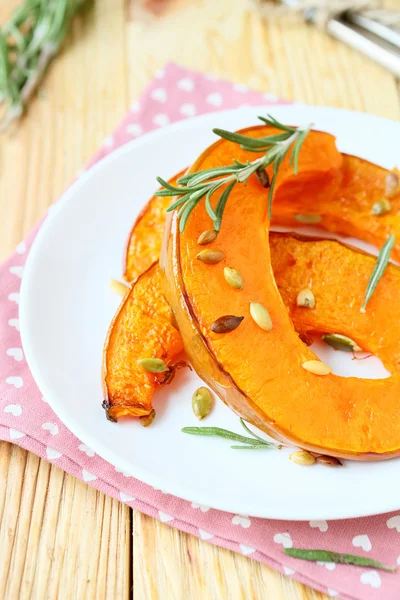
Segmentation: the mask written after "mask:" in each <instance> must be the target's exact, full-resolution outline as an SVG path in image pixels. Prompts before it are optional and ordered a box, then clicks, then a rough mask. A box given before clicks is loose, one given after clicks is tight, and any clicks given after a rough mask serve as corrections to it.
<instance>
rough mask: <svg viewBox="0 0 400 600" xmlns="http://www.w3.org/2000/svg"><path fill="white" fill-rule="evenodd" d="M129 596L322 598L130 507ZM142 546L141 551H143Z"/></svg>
mask: <svg viewBox="0 0 400 600" xmlns="http://www.w3.org/2000/svg"><path fill="white" fill-rule="evenodd" d="M133 523H134V525H133V580H134V585H135V597H137V598H146V600H172V599H177V600H181V599H182V600H183V599H184V598H190V599H191V600H204V599H205V598H207V599H208V598H210V599H211V598H212V600H225V599H226V598H229V600H250V599H251V600H258V599H259V598H263V599H265V600H281V599H282V600H300V599H301V600H323V599H324V598H327V597H326V596H324V595H323V594H320V593H319V592H316V591H314V590H311V589H310V588H307V587H306V586H303V585H301V584H299V583H297V582H296V581H294V580H292V579H291V578H290V577H284V576H283V575H280V574H279V573H277V572H276V571H273V570H272V569H270V568H268V567H266V566H265V565H262V564H260V563H258V562H256V561H253V560H251V559H249V558H246V557H245V556H242V555H240V554H236V553H234V552H230V551H229V550H224V549H222V548H217V547H216V546H213V545H212V544H209V543H207V542H204V541H202V540H199V539H198V538H196V537H194V536H192V535H187V534H184V533H178V532H177V531H176V530H175V529H173V528H172V527H170V526H168V525H166V524H164V523H161V522H159V521H155V520H154V519H151V518H150V517H146V516H144V515H141V514H140V513H137V512H135V511H134V512H133ZM144 548H146V551H145V552H144Z"/></svg>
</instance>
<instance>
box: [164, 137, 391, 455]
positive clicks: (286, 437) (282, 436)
mask: <svg viewBox="0 0 400 600" xmlns="http://www.w3.org/2000/svg"><path fill="white" fill-rule="evenodd" d="M259 127H260V125H255V126H253V127H247V128H243V129H240V130H239V131H238V133H244V132H248V131H252V130H254V129H258V128H259ZM313 131H314V130H313ZM315 131H318V130H315ZM223 142H225V143H226V141H225V140H222V139H221V140H218V141H216V142H214V144H212V145H211V146H210V147H209V148H208V149H207V152H209V151H210V150H211V149H212V148H215V147H217V146H218V145H220V144H222V143H223ZM203 154H204V153H203ZM367 162H368V161H367ZM199 163H200V161H196V164H199ZM175 214H176V213H175ZM174 226H175V227H176V231H177V239H178V242H179V239H180V232H179V226H178V219H177V217H176V216H175V223H174ZM285 233H287V232H285ZM293 235H294V237H298V238H299V239H302V237H305V238H306V239H308V241H312V240H314V241H315V240H316V239H317V240H318V239H319V240H321V241H322V240H324V239H326V238H312V237H308V236H301V234H300V235H299V234H297V233H294V232H293ZM268 238H269V235H268ZM335 241H337V242H338V243H340V244H343V242H339V241H338V240H335ZM175 243H176V242H175ZM268 243H269V241H268ZM343 245H344V246H346V244H343ZM176 247H177V255H178V259H179V263H178V265H179V267H178V268H179V279H180V287H181V297H182V299H183V301H184V303H185V306H186V309H187V311H188V313H189V314H190V316H191V317H192V320H193V324H194V326H195V328H196V330H197V332H198V334H199V337H200V339H201V341H202V343H203V345H204V347H205V349H206V351H207V352H208V353H209V355H210V356H211V358H212V360H213V361H214V363H215V364H216V366H217V368H218V370H219V371H220V372H221V373H222V374H223V375H224V376H225V377H227V378H228V380H229V381H231V382H232V385H233V386H234V387H235V388H236V390H237V391H238V392H239V393H241V394H242V395H243V397H244V398H246V401H247V403H248V405H249V407H250V408H251V409H252V410H253V411H254V413H255V414H260V413H261V411H260V409H259V408H258V407H257V406H256V404H255V403H254V402H253V401H252V400H251V399H250V398H249V397H248V396H247V394H245V393H244V392H243V390H241V388H240V387H239V386H238V385H237V384H236V382H235V381H234V379H233V378H232V376H231V375H230V373H227V372H226V371H225V369H224V368H223V367H222V365H221V364H220V363H219V361H218V360H217V358H216V356H215V355H214V353H213V351H212V350H211V348H210V346H209V344H208V342H207V340H206V339H205V337H204V335H203V333H202V332H201V330H200V324H199V322H198V319H197V317H196V315H195V314H194V312H193V308H192V305H191V303H190V300H189V295H188V293H187V291H186V287H185V285H184V282H183V278H182V269H181V249H180V243H176ZM347 247H349V248H351V249H353V248H352V246H350V245H347ZM357 250H358V251H359V252H361V253H362V254H367V255H368V256H371V255H369V254H368V252H365V251H364V250H359V249H357ZM398 268H399V267H398ZM274 279H275V278H274ZM275 285H276V282H275ZM214 391H215V390H214ZM216 393H217V395H218V396H219V397H220V398H221V400H222V401H223V402H224V403H225V401H224V399H223V398H222V396H221V395H220V394H219V393H218V392H216ZM266 417H267V418H268V419H269V421H270V423H271V425H274V427H275V429H274V430H273V431H272V432H271V431H269V430H268V428H267V427H264V431H266V433H267V434H268V435H271V436H272V437H273V438H274V439H277V440H279V441H282V442H283V443H285V444H288V445H291V446H294V445H297V446H298V447H299V448H301V449H304V450H308V451H310V452H313V453H315V454H321V449H320V448H317V447H316V446H314V445H312V444H304V441H303V440H300V439H299V438H297V437H296V436H293V435H292V434H289V433H288V432H287V431H286V430H284V429H282V428H280V427H279V426H278V427H277V426H276V425H275V423H276V421H274V420H273V419H270V418H269V417H268V415H265V413H262V418H263V419H264V420H265V418H266ZM261 429H263V428H261ZM327 451H329V455H330V456H333V457H335V458H339V459H340V458H343V453H341V452H340V451H337V450H335V449H331V448H329V449H328V448H327ZM399 454H400V452H399V451H393V452H388V453H385V454H378V453H376V452H366V453H361V452H348V453H347V455H348V456H349V457H358V456H362V457H365V458H368V459H370V460H371V461H374V460H387V459H390V458H393V457H395V456H399ZM329 455H328V454H327V456H329Z"/></svg>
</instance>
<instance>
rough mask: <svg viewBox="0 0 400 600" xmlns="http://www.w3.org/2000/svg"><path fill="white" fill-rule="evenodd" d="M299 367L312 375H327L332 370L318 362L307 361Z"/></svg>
mask: <svg viewBox="0 0 400 600" xmlns="http://www.w3.org/2000/svg"><path fill="white" fill-rule="evenodd" d="M301 366H302V367H303V369H305V370H306V371H309V372H310V373H314V375H328V374H329V373H331V372H332V369H331V368H330V367H328V365H326V364H325V363H323V362H321V361H320V360H307V361H306V362H304V363H303V364H302V365H301Z"/></svg>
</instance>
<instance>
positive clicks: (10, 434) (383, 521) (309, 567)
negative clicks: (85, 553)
mask: <svg viewBox="0 0 400 600" xmlns="http://www.w3.org/2000/svg"><path fill="white" fill-rule="evenodd" d="M277 102H279V101H278V100H277V99H276V98H274V97H272V96H271V95H270V94H268V93H265V94H262V93H256V92H253V91H250V90H248V89H247V88H246V86H243V85H237V84H231V83H227V82H223V81H217V80H216V79H215V77H212V76H207V75H201V74H198V73H193V72H190V71H187V70H185V69H183V68H181V67H179V66H177V65H174V64H170V65H168V66H167V67H166V68H165V69H164V70H163V71H160V72H159V73H157V75H156V77H155V79H154V80H153V81H152V82H151V83H150V85H149V87H148V88H147V90H146V91H145V92H144V94H143V95H142V97H141V98H140V100H138V101H137V102H135V103H134V104H133V105H132V107H131V109H130V111H129V113H128V115H127V116H126V118H125V120H124V121H123V122H122V124H121V125H120V126H119V127H118V128H117V129H116V131H115V132H114V133H113V134H112V135H110V136H109V137H108V138H107V139H106V140H105V142H104V145H103V147H102V149H101V150H100V151H99V152H98V154H97V155H96V157H95V158H94V160H93V161H92V163H91V164H93V163H94V162H97V161H98V160H99V159H101V158H102V157H103V156H105V155H106V154H108V153H110V152H112V151H113V149H115V148H116V147H118V146H120V145H121V144H124V143H126V142H127V141H129V140H131V139H133V138H135V137H137V136H140V135H141V134H143V133H146V132H147V131H150V130H151V129H155V128H157V127H163V126H165V125H168V123H172V122H174V121H177V120H179V119H184V118H187V117H192V116H194V115H198V114H202V113H206V112H209V111H215V110H218V109H226V108H234V107H238V106H242V105H244V104H250V105H260V104H265V105H271V104H274V103H277ZM37 230H38V228H36V229H35V230H34V231H33V232H32V233H31V234H30V235H29V236H28V237H27V239H26V240H25V241H23V242H21V243H20V244H19V245H18V247H17V248H16V251H15V252H14V254H13V255H12V256H11V257H10V258H9V259H8V260H6V261H5V263H3V265H2V266H1V268H0V308H1V312H0V438H1V439H3V440H7V441H11V442H13V443H14V444H18V445H20V446H22V447H23V448H26V449H27V450H30V451H31V452H34V453H35V454H37V455H39V456H41V457H42V458H44V459H46V460H48V461H51V462H52V463H54V464H56V465H57V466H59V467H60V468H61V469H64V470H65V471H67V472H68V473H71V474H72V475H74V476H75V477H78V478H80V479H83V480H84V481H86V482H88V483H90V485H93V486H94V487H95V488H97V489H99V490H101V491H102V492H105V493H106V494H109V495H110V496H112V497H114V498H117V499H119V500H121V501H122V502H126V503H128V504H129V506H131V507H132V508H134V509H136V510H140V511H142V512H144V513H146V514H148V515H150V516H152V517H155V518H156V519H160V520H161V521H162V522H164V523H168V524H169V525H171V526H172V527H176V528H178V529H180V530H182V531H185V532H187V533H191V534H192V535H196V536H198V537H200V538H201V539H202V540H204V541H206V542H208V543H211V544H216V545H218V546H223V547H225V548H229V549H230V550H234V551H235V552H239V553H240V554H244V555H245V556H248V557H249V558H252V559H255V560H258V561H261V562H263V563H266V564H267V565H270V566H271V567H273V568H274V569H276V570H278V571H280V572H282V573H284V574H285V575H286V576H287V577H293V578H295V579H298V580H299V581H302V582H303V583H305V584H307V585H310V586H313V587H315V588H317V589H318V590H320V591H322V592H325V593H326V594H328V595H329V596H331V597H332V598H346V599H352V600H355V599H357V600H361V599H363V600H364V599H368V600H373V599H375V600H378V599H379V600H382V599H383V600H399V598H400V572H399V573H396V574H391V573H386V572H383V571H377V570H374V569H364V568H360V567H354V566H343V565H335V564H333V563H320V564H314V563H308V562H305V561H300V560H296V559H292V558H289V557H287V556H285V555H284V554H283V549H284V548H289V547H292V546H293V547H304V548H326V549H330V550H336V551H339V552H347V553H350V554H359V555H362V556H365V557H370V558H374V559H376V560H379V561H381V562H384V563H386V564H389V565H396V564H399V565H400V510H399V512H398V513H397V514H396V513H393V514H386V515H380V516H376V517H370V518H363V519H353V520H346V521H329V522H326V521H309V522H308V521H307V522H289V521H276V520H266V519H256V518H251V517H248V516H246V515H234V514H229V513H224V512H220V511H217V510H214V509H212V508H209V507H207V506H199V505H197V504H194V503H190V502H187V501H184V500H181V499H179V498H175V497H173V496H171V495H169V494H165V493H163V492H161V491H160V490H155V489H153V488H152V487H150V486H148V485H145V484H144V483H141V482H140V481H137V480H135V479H134V478H133V477H129V476H128V475H127V474H125V473H121V472H119V471H117V470H116V469H115V468H114V467H113V466H112V465H110V464H109V463H107V462H106V461H104V460H103V459H101V458H100V457H99V456H97V455H96V454H95V453H94V452H93V451H92V450H91V448H89V447H87V446H86V445H85V444H83V443H82V442H81V441H80V440H78V439H77V438H76V437H75V436H74V435H73V434H72V433H71V432H70V431H68V429H67V428H66V427H65V426H64V425H63V423H62V422H61V421H60V420H59V419H58V418H57V416H56V415H55V414H54V412H53V411H52V410H51V408H50V407H49V405H48V404H47V403H46V400H45V398H43V397H42V395H41V393H40V391H39V390H38V388H37V387H36V385H35V382H34V381H33V379H32V376H31V374H30V372H29V370H28V367H27V364H26V362H25V360H24V355H23V350H22V347H21V340H20V335H19V322H18V292H19V287H20V281H21V277H22V273H23V267H24V263H25V260H26V257H27V254H28V252H29V248H30V246H31V244H32V241H33V239H34V237H35V235H36V233H37ZM395 489H396V488H395V486H394V493H395ZM399 507H400V497H399Z"/></svg>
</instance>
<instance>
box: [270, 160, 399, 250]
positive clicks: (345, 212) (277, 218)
mask: <svg viewBox="0 0 400 600" xmlns="http://www.w3.org/2000/svg"><path fill="white" fill-rule="evenodd" d="M341 171H342V181H341V184H340V187H339V189H338V190H337V194H336V197H335V202H334V203H332V202H331V197H330V195H328V196H327V197H323V196H320V197H319V198H318V199H315V200H314V199H312V198H310V197H308V198H305V197H302V196H298V197H297V198H293V197H291V198H290V199H289V198H288V199H284V200H283V201H282V202H280V203H276V205H275V207H274V211H273V220H272V222H273V224H274V225H284V226H287V227H296V226H297V227H298V226H299V225H301V224H302V222H303V223H304V222H305V223H306V222H307V218H308V217H310V216H311V217H312V218H313V220H314V224H315V225H317V226H318V227H322V228H324V229H326V230H327V231H331V232H333V233H338V234H341V235H346V236H352V237H355V238H358V239H361V240H364V241H366V242H369V243H370V244H372V245H374V246H376V247H377V248H381V247H382V246H383V244H384V243H385V241H386V240H387V238H388V236H389V235H390V234H391V233H392V234H393V235H394V236H395V238H396V244H395V246H394V248H393V250H392V257H393V259H395V260H398V261H400V187H399V188H398V190H396V189H395V190H394V195H392V194H390V196H391V197H390V198H388V197H387V196H386V194H387V189H386V188H387V179H388V178H396V179H398V175H396V174H395V173H390V172H389V171H387V170H386V169H383V168H382V167H379V166H378V165H374V164H373V163H370V162H368V161H366V160H363V159H361V158H357V157H356V156H350V155H346V154H343V164H342V169H341ZM384 199H386V201H389V202H390V204H389V207H390V209H389V212H387V213H386V214H380V215H377V214H373V210H374V206H375V205H376V204H377V203H378V202H380V201H382V200H384ZM310 224H311V225H312V224H313V222H311V223H310Z"/></svg>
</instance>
